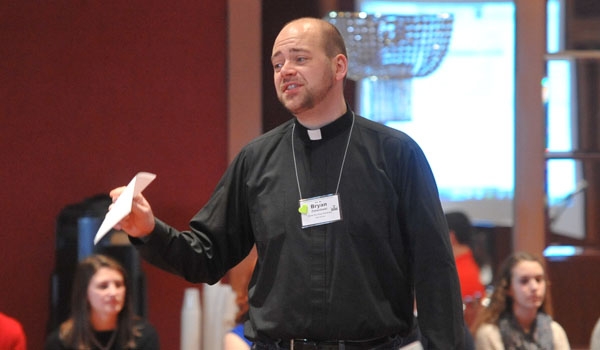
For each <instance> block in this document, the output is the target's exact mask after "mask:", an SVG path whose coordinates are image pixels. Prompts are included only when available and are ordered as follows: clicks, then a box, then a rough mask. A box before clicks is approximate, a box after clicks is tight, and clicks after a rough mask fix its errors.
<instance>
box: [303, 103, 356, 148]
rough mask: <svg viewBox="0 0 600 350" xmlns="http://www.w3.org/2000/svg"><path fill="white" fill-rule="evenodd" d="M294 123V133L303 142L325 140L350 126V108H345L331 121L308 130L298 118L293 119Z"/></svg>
mask: <svg viewBox="0 0 600 350" xmlns="http://www.w3.org/2000/svg"><path fill="white" fill-rule="evenodd" d="M294 122H295V123H296V129H297V131H296V134H297V135H298V136H299V137H300V139H301V140H302V141H304V142H311V141H319V140H327V139H330V138H332V137H335V136H337V135H339V134H341V133H343V132H346V131H347V130H348V129H349V128H350V126H351V125H352V111H351V110H350V108H348V109H347V110H346V113H344V114H343V115H342V116H341V117H339V118H337V119H336V120H334V121H333V122H331V123H329V124H327V125H325V126H323V127H321V128H319V129H314V130H310V129H307V128H306V127H304V126H303V125H302V124H300V122H298V120H297V119H296V120H295V121H294Z"/></svg>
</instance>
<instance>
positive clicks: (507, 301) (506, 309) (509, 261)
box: [471, 252, 552, 333]
mask: <svg viewBox="0 0 600 350" xmlns="http://www.w3.org/2000/svg"><path fill="white" fill-rule="evenodd" d="M522 261H534V262H537V263H539V264H540V265H541V266H542V268H543V270H544V280H545V281H546V294H545V297H544V301H543V302H542V305H541V306H540V308H539V311H542V312H544V313H546V314H548V315H550V316H552V307H551V305H552V303H551V298H550V290H549V288H548V287H549V286H550V281H549V280H548V274H547V273H546V266H545V263H544V261H543V260H542V259H541V258H539V257H537V256H535V255H532V254H529V253H526V252H516V253H514V254H512V255H510V256H509V257H508V258H506V259H505V260H504V262H503V263H502V264H501V265H500V268H499V269H498V273H497V274H496V278H495V282H494V292H493V293H492V296H491V297H490V301H489V304H488V306H487V307H485V308H482V309H481V311H480V312H479V314H478V315H477V317H476V319H475V322H474V323H473V325H472V327H471V331H472V332H473V333H474V332H475V331H476V330H477V328H479V326H481V325H482V324H484V323H496V322H497V321H498V318H499V317H500V315H502V314H503V313H512V306H513V299H512V297H511V296H510V295H508V292H509V290H510V288H511V281H512V272H513V269H514V267H515V266H516V265H517V264H518V263H520V262H522Z"/></svg>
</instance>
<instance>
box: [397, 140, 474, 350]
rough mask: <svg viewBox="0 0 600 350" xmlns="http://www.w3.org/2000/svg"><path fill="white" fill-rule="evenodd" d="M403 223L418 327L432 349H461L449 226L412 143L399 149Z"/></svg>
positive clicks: (424, 164) (460, 319)
mask: <svg viewBox="0 0 600 350" xmlns="http://www.w3.org/2000/svg"><path fill="white" fill-rule="evenodd" d="M401 152H402V154H401V156H400V162H399V163H400V164H399V170H398V173H399V176H398V180H397V183H398V188H399V190H400V191H401V195H400V198H401V204H400V210H401V212H400V213H398V215H399V218H400V222H403V226H404V229H403V231H404V232H406V233H407V234H408V236H409V239H410V248H409V254H410V257H409V258H410V260H411V261H412V265H413V275H414V285H415V294H416V298H417V310H418V315H419V326H420V327H421V331H422V333H423V335H424V336H425V337H426V338H427V340H428V344H429V347H430V348H432V349H462V348H463V347H464V320H463V310H462V298H461V294H460V285H459V282H458V274H457V271H456V265H455V262H454V256H453V254H452V249H451V245H450V238H449V234H448V227H447V224H446V219H445V216H444V212H443V209H442V206H441V203H440V198H439V193H438V190H437V185H436V183H435V179H434V176H433V173H432V171H431V168H430V166H429V163H428V162H427V159H426V158H425V155H424V154H423V152H422V150H421V148H420V147H419V146H418V145H417V144H416V143H414V141H410V142H407V143H406V145H405V147H404V150H402V151H401Z"/></svg>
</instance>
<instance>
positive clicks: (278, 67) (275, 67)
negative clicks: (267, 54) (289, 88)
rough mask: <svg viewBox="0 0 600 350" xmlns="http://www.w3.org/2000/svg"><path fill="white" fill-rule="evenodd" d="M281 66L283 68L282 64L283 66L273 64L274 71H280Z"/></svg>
mask: <svg viewBox="0 0 600 350" xmlns="http://www.w3.org/2000/svg"><path fill="white" fill-rule="evenodd" d="M281 66H282V64H281V63H274V64H273V69H275V70H279V69H281Z"/></svg>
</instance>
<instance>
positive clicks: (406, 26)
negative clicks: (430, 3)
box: [324, 12, 454, 123]
mask: <svg viewBox="0 0 600 350" xmlns="http://www.w3.org/2000/svg"><path fill="white" fill-rule="evenodd" d="M324 19H325V20H326V21H328V22H329V23H331V24H333V25H334V26H336V27H337V29H338V30H339V31H340V33H341V34H342V36H343V37H344V41H345V42H346V49H347V51H348V61H349V63H348V78H349V79H351V80H354V81H356V82H360V83H361V84H362V87H363V93H365V94H366V97H367V98H368V99H369V100H370V103H369V106H370V108H369V110H366V111H365V110H363V113H364V114H365V116H366V117H368V118H370V119H373V120H376V121H379V122H381V123H387V122H389V121H406V120H411V110H412V108H411V90H412V79H413V78H415V77H424V76H427V75H429V74H431V73H432V72H433V71H435V70H436V69H437V68H438V67H439V65H440V63H441V62H442V60H443V58H444V56H445V55H446V52H447V50H448V45H449V43H450V37H451V33H452V25H453V22H454V18H453V16H452V15H451V14H447V13H443V14H419V15H370V14H367V13H365V12H330V13H329V14H328V15H327V16H326V17H325V18H324Z"/></svg>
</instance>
